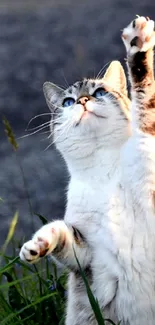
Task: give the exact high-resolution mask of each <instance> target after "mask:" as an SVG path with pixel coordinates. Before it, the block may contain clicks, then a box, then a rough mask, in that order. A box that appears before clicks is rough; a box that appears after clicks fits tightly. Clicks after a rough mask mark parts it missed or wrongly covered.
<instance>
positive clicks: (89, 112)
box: [75, 109, 107, 126]
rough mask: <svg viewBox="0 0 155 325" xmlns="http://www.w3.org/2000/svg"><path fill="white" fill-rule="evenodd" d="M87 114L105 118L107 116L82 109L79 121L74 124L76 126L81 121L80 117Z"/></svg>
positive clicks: (82, 117) (84, 116)
mask: <svg viewBox="0 0 155 325" xmlns="http://www.w3.org/2000/svg"><path fill="white" fill-rule="evenodd" d="M89 115H94V116H96V117H98V118H102V119H106V118H107V117H106V116H104V115H99V114H96V113H95V112H93V111H89V110H86V109H85V110H84V111H83V113H82V114H81V116H80V118H79V121H78V122H77V123H76V124H75V126H78V125H79V124H80V122H81V120H82V119H84V118H87V117H88V116H89Z"/></svg>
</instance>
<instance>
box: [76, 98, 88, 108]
mask: <svg viewBox="0 0 155 325" xmlns="http://www.w3.org/2000/svg"><path fill="white" fill-rule="evenodd" d="M88 100H89V98H88V97H87V96H83V97H80V98H79V99H78V104H81V105H83V106H84V105H85V104H86V103H87V102H88Z"/></svg>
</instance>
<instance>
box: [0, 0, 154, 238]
mask: <svg viewBox="0 0 155 325" xmlns="http://www.w3.org/2000/svg"><path fill="white" fill-rule="evenodd" d="M136 14H139V15H146V16H150V17H151V18H152V19H154V20H155V4H154V2H153V1H152V0H141V1H133V0H132V1H130V0H128V1H126V0H83V1H82V0H78V1H75V0H51V1H50V0H42V1H41V0H36V1H35V0H25V1H24V0H20V1H17V0H10V1H9V0H4V1H3V0H0V197H1V198H2V199H3V202H0V243H1V244H2V243H3V241H4V239H5V237H6V234H7V231H8V228H9V224H10V222H11V219H12V217H13V215H14V213H15V211H17V210H18V211H19V222H18V226H17V230H16V238H17V239H20V238H22V237H23V236H26V237H29V236H30V235H31V234H32V232H33V228H34V227H35V228H37V227H38V226H39V225H40V222H39V221H38V217H37V216H35V213H39V214H42V215H44V216H46V218H47V219H48V220H52V219H54V218H62V217H63V214H64V207H65V201H66V198H65V193H66V187H67V184H68V174H67V171H66V167H65V165H64V163H63V161H62V159H61V158H60V156H59V154H58V153H57V152H56V150H55V149H54V147H50V148H49V149H48V150H45V148H46V147H47V146H48V144H49V142H48V140H47V139H46V138H47V136H48V133H47V134H35V135H32V136H29V137H25V138H23V139H21V140H18V144H19V149H18V152H17V155H18V157H17V156H16V154H15V153H14V152H13V149H12V147H11V145H10V144H9V143H8V140H7V138H6V135H5V132H4V125H3V124H2V117H3V116H5V117H6V118H7V119H8V120H9V121H10V123H11V126H12V128H13V130H14V133H15V135H16V137H17V138H18V137H21V136H23V135H25V134H27V133H26V132H25V129H26V127H27V124H28V122H29V121H30V119H31V118H32V117H34V116H35V115H37V114H42V113H48V112H49V111H48V108H47V106H46V103H45V100H44V97H43V93H42V85H43V83H44V81H46V80H50V81H53V82H55V83H57V84H58V85H60V86H67V84H71V83H72V82H75V81H76V80H79V79H81V78H83V77H85V76H86V77H93V76H96V75H97V74H98V72H99V71H100V70H101V69H102V67H103V66H104V65H105V64H107V63H108V62H110V61H111V60H114V59H118V60H120V61H121V62H122V64H123V65H124V56H125V51H124V48H123V44H122V42H121V39H120V34H121V32H120V30H121V29H122V28H123V27H125V26H126V25H127V24H128V23H129V22H130V20H132V19H133V18H134V17H135V15H136ZM48 119H49V116H48V115H46V116H42V117H39V118H37V119H36V120H34V122H33V123H32V125H31V126H32V127H34V126H37V125H40V124H42V123H44V122H46V121H48ZM43 131H48V129H44V130H43ZM21 166H22V169H23V171H24V179H23V174H22V172H21ZM28 196H29V198H30V201H31V206H32V210H33V212H34V215H33V222H32V216H31V213H30V209H29V204H28ZM33 223H34V225H33Z"/></svg>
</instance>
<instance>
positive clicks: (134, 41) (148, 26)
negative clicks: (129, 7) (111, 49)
mask: <svg viewBox="0 0 155 325" xmlns="http://www.w3.org/2000/svg"><path fill="white" fill-rule="evenodd" d="M154 29H155V23H154V21H153V20H150V19H149V18H148V17H146V18H145V17H143V16H141V17H138V18H136V19H134V20H133V21H132V22H131V23H130V24H129V25H128V26H127V27H126V28H124V30H123V33H122V40H123V42H124V44H125V47H126V51H127V53H128V55H133V54H135V53H137V52H146V51H148V50H149V49H152V48H153V47H154V46H155V31H154Z"/></svg>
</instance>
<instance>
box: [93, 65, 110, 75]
mask: <svg viewBox="0 0 155 325" xmlns="http://www.w3.org/2000/svg"><path fill="white" fill-rule="evenodd" d="M109 63H110V61H108V62H107V63H106V64H105V65H104V66H103V67H102V68H101V69H100V71H99V72H98V74H97V76H96V78H95V79H99V78H100V77H101V75H102V74H103V73H104V71H105V68H106V67H107V65H108V64H109Z"/></svg>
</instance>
